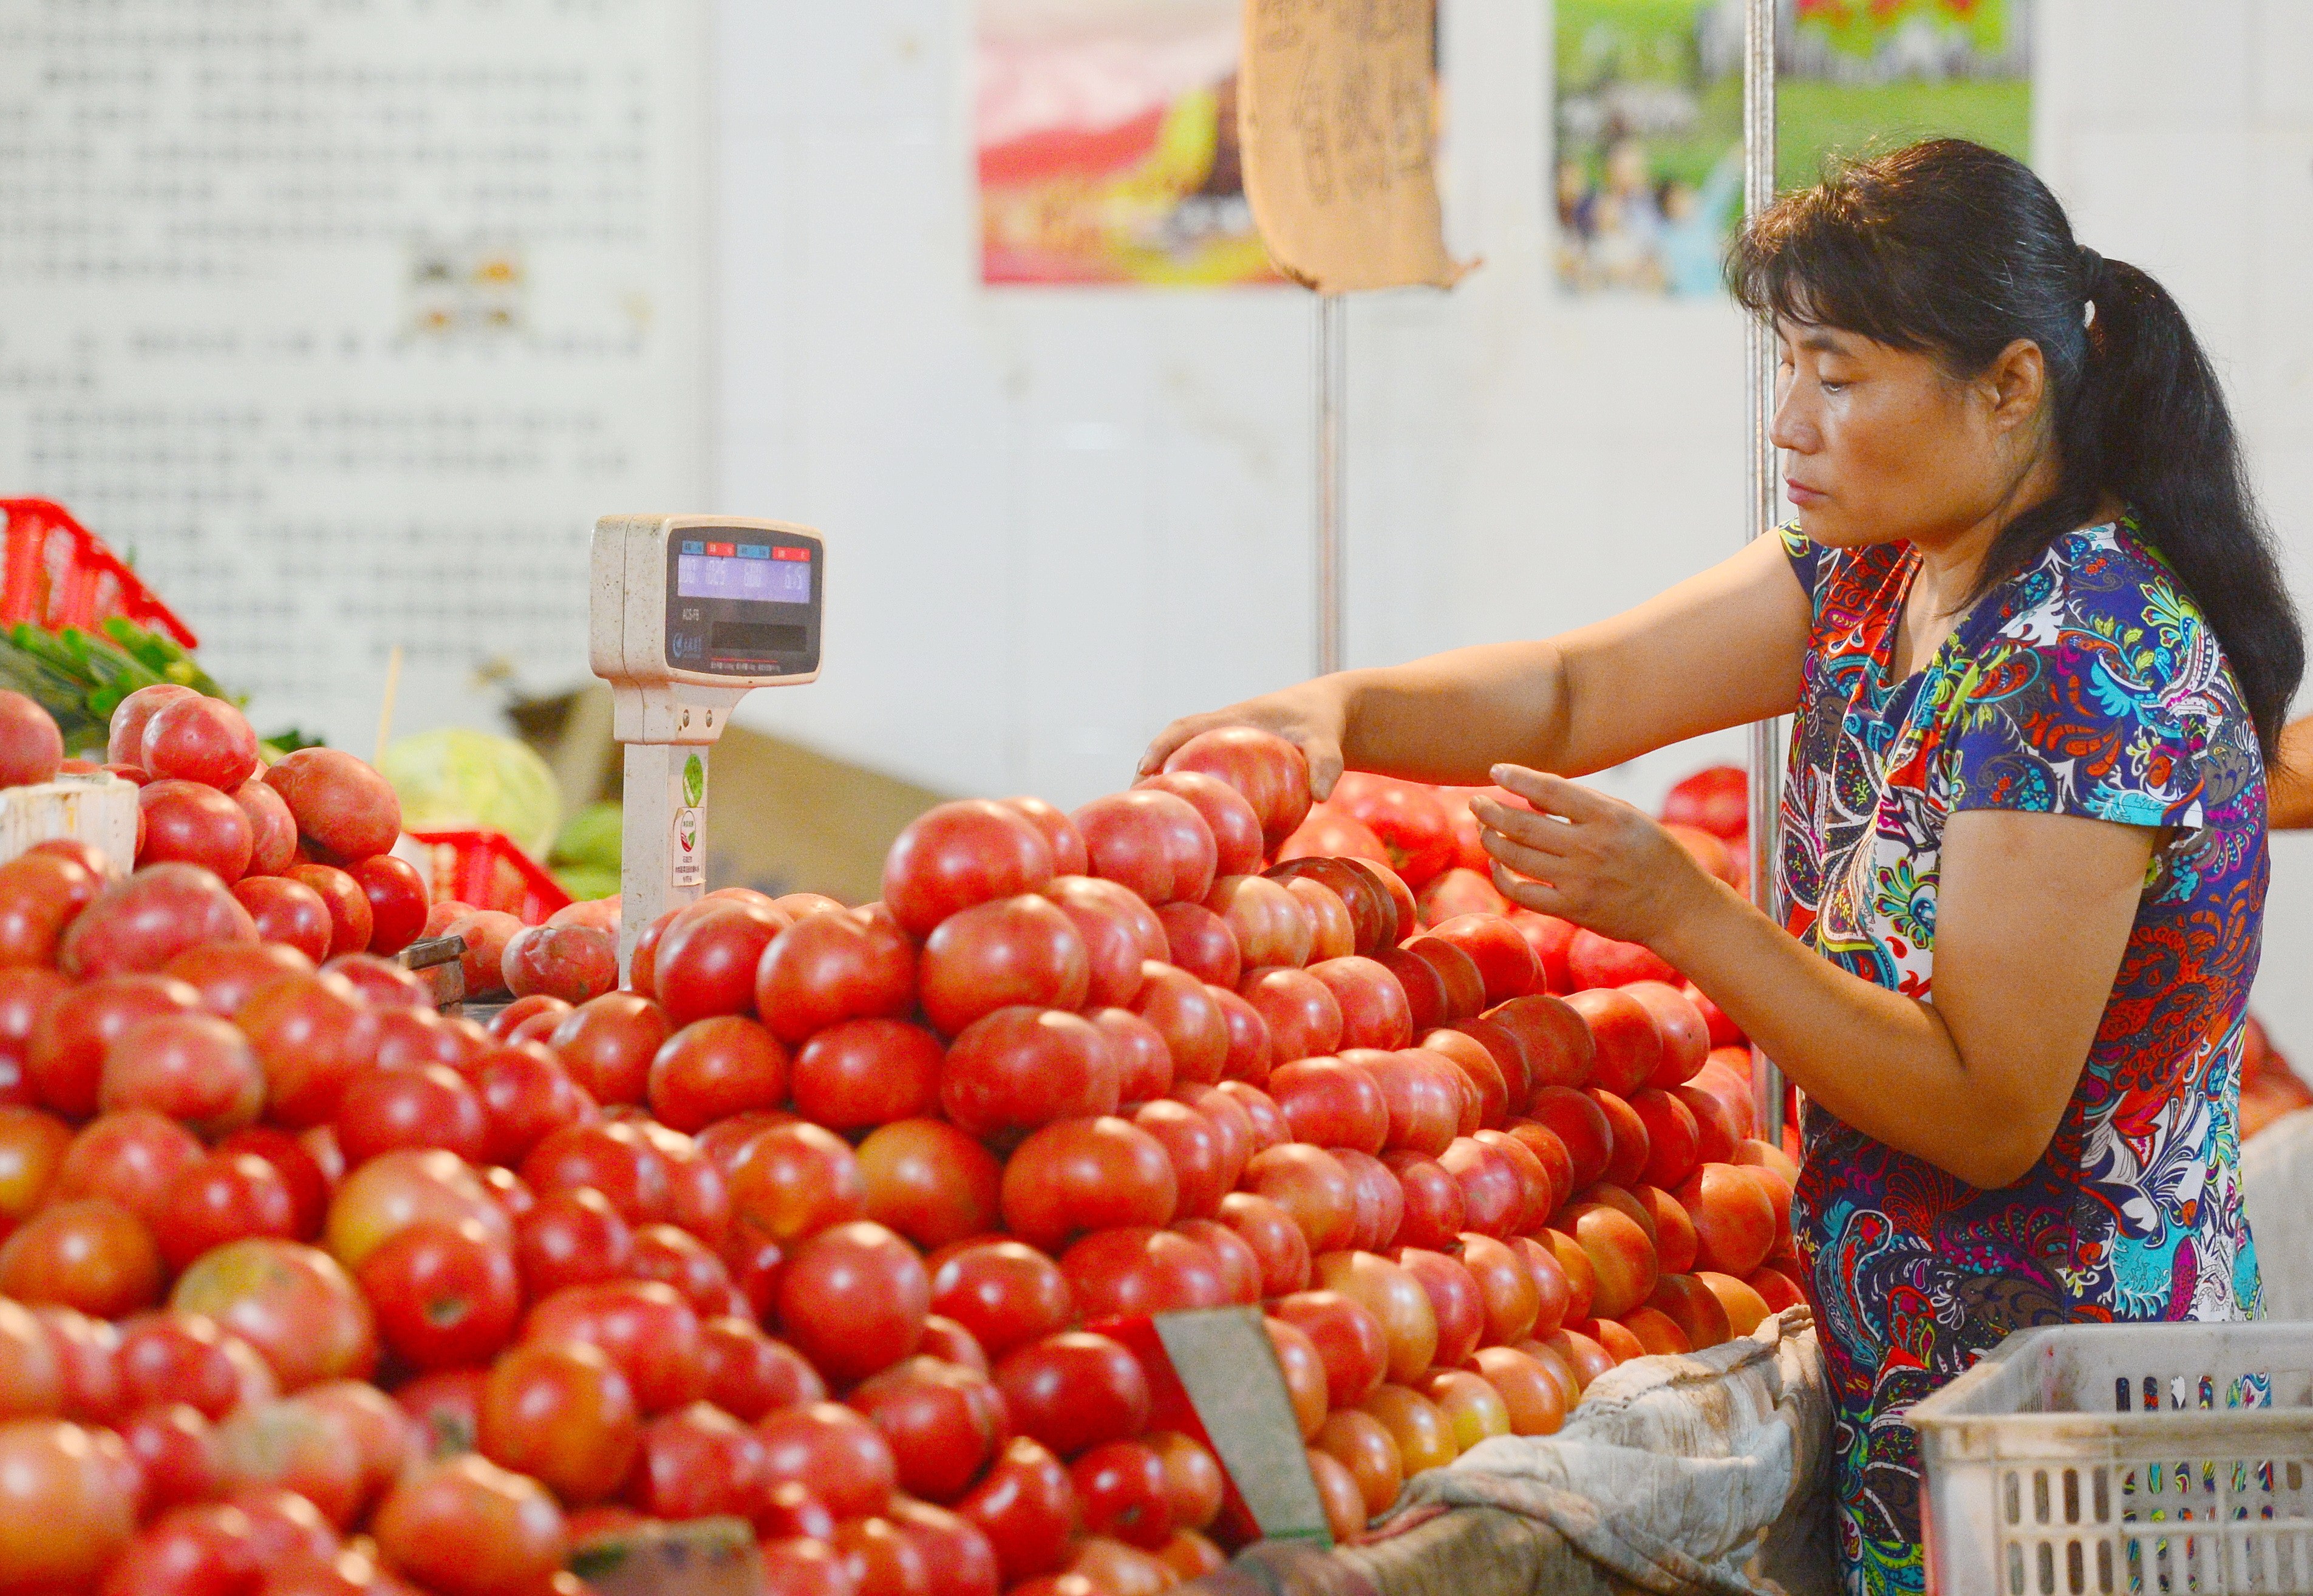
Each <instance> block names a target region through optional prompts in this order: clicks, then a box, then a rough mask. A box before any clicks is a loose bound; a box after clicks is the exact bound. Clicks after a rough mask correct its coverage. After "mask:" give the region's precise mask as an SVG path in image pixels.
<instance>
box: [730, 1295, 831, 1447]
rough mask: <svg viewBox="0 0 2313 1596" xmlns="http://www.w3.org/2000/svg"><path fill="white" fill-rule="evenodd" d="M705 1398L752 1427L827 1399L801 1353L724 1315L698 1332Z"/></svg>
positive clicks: (751, 1323) (741, 1320)
mask: <svg viewBox="0 0 2313 1596" xmlns="http://www.w3.org/2000/svg"><path fill="white" fill-rule="evenodd" d="M699 1362H701V1363H702V1364H703V1365H704V1366H705V1367H706V1370H707V1397H706V1399H707V1400H708V1401H709V1402H712V1403H713V1404H715V1406H717V1407H719V1408H721V1409H723V1411H724V1412H726V1413H729V1414H734V1415H737V1416H738V1417H739V1418H741V1419H743V1420H744V1421H746V1422H747V1423H748V1424H753V1423H754V1422H755V1421H756V1420H758V1419H760V1418H761V1417H762V1416H763V1415H766V1414H770V1413H777V1412H778V1411H779V1410H780V1409H782V1408H788V1407H800V1406H805V1404H807V1403H812V1402H823V1401H825V1400H826V1399H827V1386H826V1383H825V1382H824V1381H822V1380H821V1379H820V1378H819V1371H817V1370H816V1369H814V1368H813V1367H812V1366H811V1365H810V1364H809V1363H808V1362H805V1360H804V1356H803V1354H801V1353H799V1352H797V1351H796V1349H795V1348H793V1347H791V1346H789V1345H787V1343H785V1342H784V1341H774V1340H772V1339H771V1337H770V1336H766V1335H765V1334H763V1331H762V1327H761V1326H759V1325H758V1324H756V1323H755V1321H754V1320H752V1319H751V1318H740V1317H738V1316H737V1315H736V1314H723V1315H720V1316H718V1317H716V1318H708V1319H705V1320H702V1321H701V1322H700V1324H699Z"/></svg>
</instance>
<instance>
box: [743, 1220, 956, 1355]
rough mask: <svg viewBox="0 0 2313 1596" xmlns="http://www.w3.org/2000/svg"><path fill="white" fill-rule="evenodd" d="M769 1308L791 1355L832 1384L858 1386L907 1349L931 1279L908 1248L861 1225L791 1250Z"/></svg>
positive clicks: (925, 1309)
mask: <svg viewBox="0 0 2313 1596" xmlns="http://www.w3.org/2000/svg"><path fill="white" fill-rule="evenodd" d="M777 1302H778V1320H779V1324H780V1327H781V1328H782V1329H783V1330H784V1332H785V1334H786V1336H787V1339H788V1340H789V1341H791V1342H793V1343H794V1344H795V1346H796V1350H797V1351H798V1352H801V1353H802V1354H804V1355H805V1357H807V1358H809V1359H810V1360H811V1361H812V1362H813V1363H814V1365H815V1366H817V1367H818V1368H819V1369H821V1370H822V1371H825V1372H826V1373H827V1374H828V1375H829V1376H830V1377H831V1378H832V1379H833V1380H837V1381H839V1382H840V1381H846V1380H858V1379H861V1378H864V1377H865V1376H866V1375H869V1374H872V1373H874V1372H875V1371H876V1370H878V1369H881V1368H883V1367H884V1366H885V1365H886V1364H889V1363H892V1362H897V1361H898V1360H899V1359H901V1358H903V1357H905V1356H907V1354H910V1353H911V1352H913V1351H914V1350H915V1348H916V1343H917V1342H918V1341H919V1339H920V1338H921V1337H922V1336H923V1330H924V1318H925V1316H926V1315H927V1314H928V1313H929V1312H930V1311H931V1277H930V1275H929V1274H927V1273H926V1271H925V1269H924V1261H923V1259H922V1258H921V1257H919V1255H918V1254H917V1252H916V1249H915V1248H912V1247H910V1246H909V1245H908V1243H907V1242H906V1241H904V1240H903V1239H901V1238H900V1237H898V1236H896V1235H894V1234H893V1232H892V1231H890V1230H886V1229H885V1228H884V1227H883V1226H882V1225H879V1224H875V1223H874V1222H872V1221H864V1220H863V1221H857V1222H855V1223H851V1224H842V1225H837V1226H834V1227H833V1228H831V1229H829V1230H822V1231H820V1232H818V1233H817V1234H816V1235H814V1236H812V1237H811V1238H810V1239H808V1240H806V1241H805V1242H804V1243H803V1245H802V1246H800V1247H798V1248H796V1250H795V1252H794V1254H793V1256H792V1257H790V1258H789V1259H788V1262H787V1268H786V1270H785V1272H784V1273H783V1274H781V1275H780V1276H779V1279H778V1290H777Z"/></svg>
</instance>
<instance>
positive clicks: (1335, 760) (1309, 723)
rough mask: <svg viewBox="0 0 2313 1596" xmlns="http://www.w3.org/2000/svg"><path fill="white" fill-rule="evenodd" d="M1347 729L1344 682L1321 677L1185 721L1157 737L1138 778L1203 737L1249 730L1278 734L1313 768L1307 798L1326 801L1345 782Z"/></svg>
mask: <svg viewBox="0 0 2313 1596" xmlns="http://www.w3.org/2000/svg"><path fill="white" fill-rule="evenodd" d="M1348 724H1349V693H1348V692H1347V690H1346V688H1345V687H1344V686H1343V683H1342V678H1341V677H1340V676H1319V677H1317V678H1316V679H1315V680H1314V681H1309V682H1304V683H1301V684H1300V685H1299V686H1297V687H1288V688H1286V689H1284V690H1283V691H1282V692H1265V693H1263V694H1262V696H1261V697H1259V698H1249V699H1247V700H1245V701H1244V702H1243V703H1241V704H1231V705H1230V706H1229V707H1228V708H1227V709H1226V710H1210V711H1209V712H1207V713H1205V714H1202V715H1183V717H1181V719H1178V720H1175V721H1174V722H1173V724H1172V725H1170V726H1168V727H1165V729H1164V730H1163V731H1160V732H1158V733H1157V734H1156V737H1155V739H1154V740H1153V741H1151V742H1150V743H1149V745H1148V753H1146V754H1142V755H1141V756H1140V774H1141V775H1144V776H1153V775H1155V774H1156V772H1158V771H1161V770H1163V769H1164V768H1165V760H1167V759H1168V758H1170V757H1171V756H1172V754H1173V751H1174V749H1175V748H1178V747H1179V746H1180V745H1182V744H1183V743H1185V742H1187V741H1188V740H1189V739H1190V738H1191V737H1193V736H1197V735H1198V734H1199V733H1200V732H1208V731H1216V730H1218V729H1219V728H1220V727H1225V726H1250V727H1257V728H1258V729H1260V730H1262V731H1268V732H1275V733H1276V734H1277V735H1278V736H1280V737H1283V738H1284V739H1285V740H1286V741H1287V742H1288V743H1291V744H1292V745H1294V746H1296V747H1297V748H1299V749H1300V750H1301V753H1302V755H1303V757H1305V758H1306V759H1307V760H1308V762H1309V792H1310V795H1311V796H1312V797H1313V798H1318V799H1319V800H1321V801H1322V800H1323V799H1324V798H1325V797H1326V796H1327V795H1328V794H1330V793H1331V792H1332V790H1333V783H1334V782H1336V781H1338V780H1341V739H1342V737H1343V736H1344V735H1345V734H1346V732H1347V729H1348Z"/></svg>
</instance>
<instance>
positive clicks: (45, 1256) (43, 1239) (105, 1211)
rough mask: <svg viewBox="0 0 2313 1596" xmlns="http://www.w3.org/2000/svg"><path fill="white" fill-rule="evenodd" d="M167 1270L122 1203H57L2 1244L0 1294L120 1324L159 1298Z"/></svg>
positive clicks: (146, 1232)
mask: <svg viewBox="0 0 2313 1596" xmlns="http://www.w3.org/2000/svg"><path fill="white" fill-rule="evenodd" d="M161 1267H162V1265H161V1252H160V1248H158V1247H157V1246H156V1245H155V1244H154V1240H153V1233H152V1231H151V1230H147V1229H146V1228H145V1221H142V1220H140V1219H138V1218H137V1217H136V1215H135V1214H134V1213H131V1212H129V1211H128V1209H126V1208H123V1207H121V1206H120V1205H119V1204H117V1203H108V1202H106V1201H104V1200H103V1199H102V1198H98V1197H91V1198H84V1199H82V1200H80V1201H76V1202H64V1203H51V1204H48V1206H47V1207H45V1208H42V1209H41V1210H40V1212H38V1213H35V1214H34V1215H33V1216H32V1217H31V1219H29V1220H27V1221H24V1223H23V1224H22V1226H21V1227H20V1228H19V1229H18V1230H16V1232H15V1233H14V1234H13V1235H12V1236H10V1237H9V1238H8V1239H7V1240H6V1241H4V1242H0V1295H4V1296H9V1297H13V1298H15V1299H16V1300H17V1301H19V1302H23V1303H28V1304H38V1303H43V1302H54V1303H57V1304H59V1305H61V1306H63V1307H66V1308H74V1309H79V1310H80V1311H81V1312H83V1313H85V1314H91V1315H92V1316H94V1317H95V1318H120V1317H121V1316H122V1315H124V1314H128V1313H134V1312H135V1311H136V1309H140V1308H149V1307H151V1306H152V1305H153V1303H154V1301H157V1300H158V1299H159V1297H160V1294H161Z"/></svg>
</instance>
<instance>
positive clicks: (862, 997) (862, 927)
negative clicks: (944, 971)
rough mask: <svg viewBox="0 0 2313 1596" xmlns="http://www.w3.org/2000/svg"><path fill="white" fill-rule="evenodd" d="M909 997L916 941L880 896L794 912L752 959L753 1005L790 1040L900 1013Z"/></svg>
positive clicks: (791, 1043)
mask: <svg viewBox="0 0 2313 1596" xmlns="http://www.w3.org/2000/svg"><path fill="white" fill-rule="evenodd" d="M915 1001H916V948H915V944H914V943H913V942H911V941H910V940H909V939H908V934H907V932H906V931H904V930H901V928H900V922H899V921H896V920H894V919H893V917H892V912H891V911H890V910H889V909H886V908H884V906H883V905H882V904H869V905H868V906H867V907H866V908H864V909H849V910H840V911H839V912H836V913H820V914H812V915H807V916H805V917H804V918H802V919H800V920H797V921H796V923H795V924H794V925H792V926H790V927H788V928H787V930H783V931H781V932H780V933H779V934H778V937H777V938H775V939H773V940H772V942H771V945H770V947H769V948H765V949H764V950H763V957H762V960H761V963H760V964H758V965H757V966H756V967H755V1012H756V1013H758V1014H760V1015H761V1016H762V1018H763V1023H764V1024H765V1025H767V1026H769V1027H771V1032H772V1034H773V1035H774V1036H778V1039H779V1040H780V1041H782V1042H785V1043H786V1044H787V1045H789V1046H791V1047H792V1046H794V1045H796V1044H797V1043H800V1042H802V1041H804V1040H805V1039H806V1038H808V1037H810V1036H813V1035H814V1034H815V1033H817V1032H820V1031H822V1030H825V1029H826V1028H827V1027H830V1026H833V1025H839V1024H840V1023H842V1022H843V1021H845V1020H847V1019H904V1018H907V1017H908V1015H909V1013H910V1011H912V1010H913V1009H914V1008H915Z"/></svg>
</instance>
